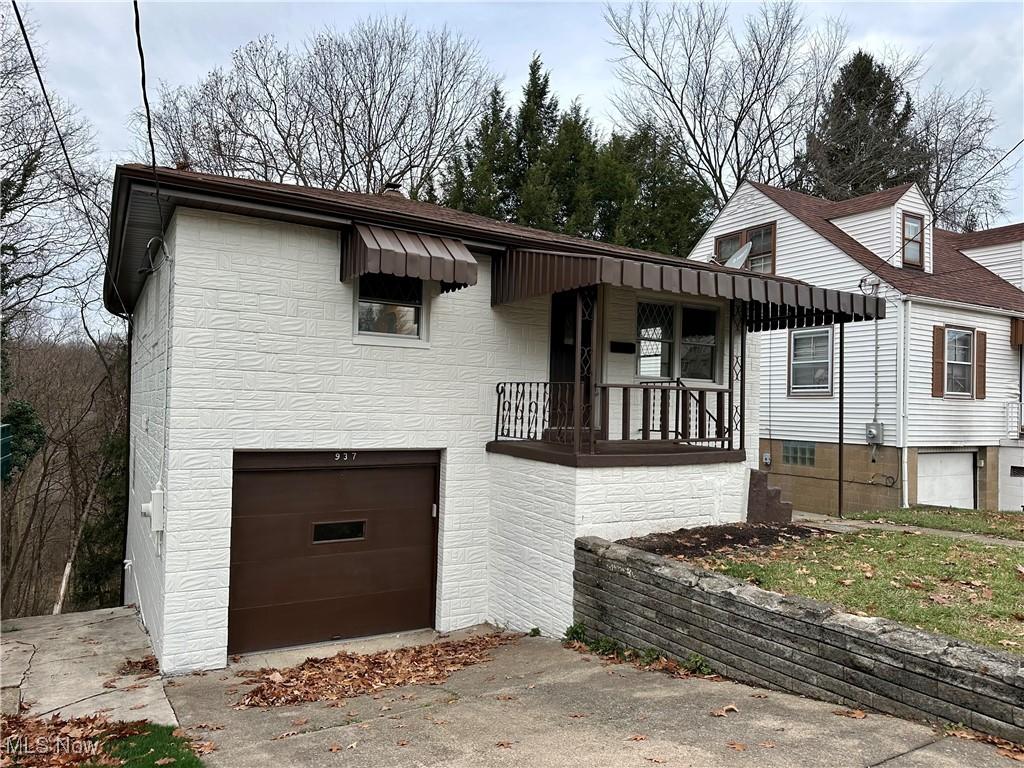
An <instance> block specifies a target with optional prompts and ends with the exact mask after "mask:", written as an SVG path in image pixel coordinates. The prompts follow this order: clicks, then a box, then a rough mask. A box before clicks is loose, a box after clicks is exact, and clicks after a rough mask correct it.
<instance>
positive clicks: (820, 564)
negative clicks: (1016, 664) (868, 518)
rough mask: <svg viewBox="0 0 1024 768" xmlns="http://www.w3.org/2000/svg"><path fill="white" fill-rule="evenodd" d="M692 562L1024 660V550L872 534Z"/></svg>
mask: <svg viewBox="0 0 1024 768" xmlns="http://www.w3.org/2000/svg"><path fill="white" fill-rule="evenodd" d="M688 559H691V560H696V561H697V562H699V563H701V564H702V565H704V566H705V567H707V568H710V569H713V570H717V571H722V572H724V573H726V574H728V575H730V576H735V577H738V578H743V579H748V580H750V581H752V582H754V583H755V584H757V585H758V586H761V587H763V588H764V589H768V590H772V591H774V592H784V593H790V594H799V595H804V596H806V597H812V598H815V599H818V600H822V601H825V602H828V603H833V604H835V605H838V606H841V607H843V608H845V609H846V610H848V611H850V612H851V613H858V614H861V615H869V616H883V617H886V618H890V619H895V620H896V621H900V622H903V623H905V624H910V625H912V626H916V627H919V628H921V629H924V630H928V631H932V632H941V633H944V634H947V635H953V636H956V637H960V638H963V639H965V640H969V641H972V642H976V643H981V644H984V645H989V646H992V647H995V648H997V649H999V650H1002V651H1009V652H1011V653H1017V654H1024V573H1022V572H1021V570H1019V569H1020V568H1021V567H1024V566H1022V563H1024V553H1022V552H1021V551H1020V550H1016V549H1011V548H1009V547H986V546H982V545H979V544H973V543H969V542H965V541H960V540H956V539H947V538H942V537H938V536H928V535H924V534H910V533H902V532H899V533H897V532H891V531H875V530H873V531H863V532H859V533H851V534H843V535H829V536H818V537H814V538H809V539H801V540H793V541H783V542H781V543H778V544H775V545H772V546H765V547H752V548H749V549H747V548H731V549H728V550H725V551H718V552H713V553H710V554H706V555H703V556H702V557H698V558H688Z"/></svg>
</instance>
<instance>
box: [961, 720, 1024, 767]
mask: <svg viewBox="0 0 1024 768" xmlns="http://www.w3.org/2000/svg"><path fill="white" fill-rule="evenodd" d="M947 733H949V735H950V736H955V737H956V738H958V739H964V740H965V741H980V742H983V743H985V744H991V745H992V746H994V747H996V754H997V755H999V756H1000V757H1005V758H1007V759H1009V760H1013V761H1015V762H1018V763H1024V744H1016V743H1014V742H1012V741H1007V740H1006V739H1001V738H999V737H998V736H990V735H989V734H987V733H980V732H978V731H972V730H970V729H968V728H954V729H953V730H950V731H948V732H947Z"/></svg>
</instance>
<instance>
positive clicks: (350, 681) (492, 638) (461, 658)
mask: <svg viewBox="0 0 1024 768" xmlns="http://www.w3.org/2000/svg"><path fill="white" fill-rule="evenodd" d="M517 637H518V636H517V635H509V634H500V633H492V634H487V635H478V636H474V637H470V638H466V639H465V640H456V641H446V642H439V643H432V644H430V645H423V646H415V647H409V648H398V649H393V650H387V651H379V652H377V653H371V654H354V653H347V652H345V651H342V652H341V653H339V654H337V655H335V656H331V657H329V658H315V659H314V658H311V659H306V661H304V662H303V663H302V664H299V665H298V666H295V667H289V668H287V669H280V670H279V669H259V670H252V671H248V670H247V671H242V672H241V673H240V675H241V676H243V677H249V678H252V679H251V680H249V681H247V683H246V684H247V685H252V686H253V687H252V689H251V690H250V691H249V692H248V693H245V694H243V696H242V698H241V699H240V700H239V702H238V708H240V709H241V708H246V707H268V706H269V707H279V706H285V705H289V704H300V703H303V702H310V701H336V700H338V699H343V698H349V697H352V696H361V695H364V694H371V693H378V692H379V691H382V690H385V689H387V688H395V687H398V686H401V685H438V684H440V683H443V682H444V681H446V680H447V679H448V676H449V675H451V673H452V672H455V671H457V670H459V669H463V668H464V667H468V666H470V665H473V664H479V663H480V662H484V661H488V660H490V658H491V657H490V653H489V651H491V650H492V649H493V648H496V647H498V646H500V645H505V644H507V643H510V642H513V641H514V640H516V639H517ZM499 698H500V697H499ZM510 698H511V697H510Z"/></svg>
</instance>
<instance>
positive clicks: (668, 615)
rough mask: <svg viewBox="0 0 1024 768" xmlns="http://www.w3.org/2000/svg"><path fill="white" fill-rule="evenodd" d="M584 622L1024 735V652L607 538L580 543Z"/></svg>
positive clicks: (756, 677) (753, 677)
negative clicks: (762, 584)
mask: <svg viewBox="0 0 1024 768" xmlns="http://www.w3.org/2000/svg"><path fill="white" fill-rule="evenodd" d="M574 593H575V594H574V606H573V608H574V615H575V620H576V621H577V622H579V623H581V624H583V625H584V626H585V627H586V630H587V633H588V634H589V635H592V636H607V637H610V638H612V639H614V640H618V641H619V642H620V643H623V644H624V645H627V646H629V647H633V648H641V649H644V648H656V649H658V650H659V651H661V652H663V653H666V654H668V655H670V656H674V657H676V658H682V659H685V658H686V657H687V656H689V655H690V654H692V653H697V654H700V655H701V656H703V657H704V658H705V659H706V660H707V662H708V663H709V664H710V666H711V667H712V668H714V669H715V671H716V672H719V673H721V674H723V675H725V676H727V677H730V678H733V679H735V680H739V681H743V682H749V683H754V684H758V685H766V686H769V687H772V688H777V689H781V690H785V691H790V692H793V693H798V694H803V695H806V696H809V697H812V698H816V699H824V700H826V701H833V702H838V703H841V704H844V705H846V706H851V707H852V706H856V707H867V708H870V709H874V710H877V711H879V712H885V713H888V714H892V715H896V716H899V717H908V718H915V719H924V720H929V721H932V722H948V723H961V724H963V725H965V726H968V727H970V728H974V729H976V730H978V731H983V732H985V733H989V734H992V735H995V736H1000V737H1002V738H1006V739H1010V740H1011V741H1016V742H1021V743H1024V660H1022V659H1021V658H1020V657H1016V656H1011V655H1010V654H1004V653H999V652H997V651H990V650H987V649H985V648H981V647H978V646H975V645H971V644H969V643H966V642H962V641H959V640H955V639H953V638H949V637H944V636H940V635H933V634H929V633H926V632H921V631H919V630H915V629H912V628H910V627H907V626H905V625H902V624H899V623H897V622H894V621H890V620H888V619H879V618H866V617H860V616H854V615H852V614H849V613H843V612H841V611H839V610H837V609H836V608H834V607H833V606H830V605H827V604H825V603H820V602H817V601H815V600H809V599H806V598H800V597H792V596H786V595H780V594H777V593H774V592H767V591H765V590H763V589H759V588H757V587H755V586H753V585H751V584H748V583H746V582H744V581H740V580H738V579H734V578H731V577H728V576H723V575H721V574H716V573H712V572H709V571H704V570H700V569H697V568H695V567H693V566H690V565H688V564H686V563H683V562H681V561H679V560H673V559H669V558H665V557H660V556H658V555H652V554H649V553H647V552H642V551H640V550H637V549H633V548H631V547H625V546H622V545H620V544H612V543H610V542H608V541H605V540H604V539H599V538H595V537H584V538H579V539H577V540H576V550H575V572H574Z"/></svg>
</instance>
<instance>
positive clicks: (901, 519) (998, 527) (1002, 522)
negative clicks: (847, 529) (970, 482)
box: [844, 507, 1024, 541]
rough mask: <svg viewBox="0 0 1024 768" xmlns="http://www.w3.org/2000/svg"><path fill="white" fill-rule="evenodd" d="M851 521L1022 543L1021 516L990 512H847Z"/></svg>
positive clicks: (937, 509)
mask: <svg viewBox="0 0 1024 768" xmlns="http://www.w3.org/2000/svg"><path fill="white" fill-rule="evenodd" d="M844 517H848V518H850V519H853V520H871V521H878V522H883V523H895V524H897V525H919V526H921V527H922V528H938V529H940V530H943V531H966V532H967V533H984V534H988V535H989V536H1001V537H1003V538H1004V539H1018V540H1020V541H1024V514H1019V515H1018V514H1015V513H1012V512H989V511H987V510H983V509H952V508H944V507H911V508H910V509H892V510H886V511H882V512H847V513H846V514H845V515H844Z"/></svg>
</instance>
